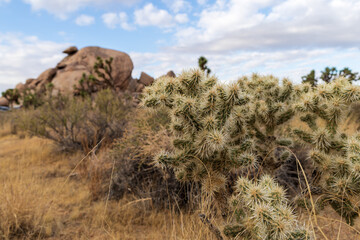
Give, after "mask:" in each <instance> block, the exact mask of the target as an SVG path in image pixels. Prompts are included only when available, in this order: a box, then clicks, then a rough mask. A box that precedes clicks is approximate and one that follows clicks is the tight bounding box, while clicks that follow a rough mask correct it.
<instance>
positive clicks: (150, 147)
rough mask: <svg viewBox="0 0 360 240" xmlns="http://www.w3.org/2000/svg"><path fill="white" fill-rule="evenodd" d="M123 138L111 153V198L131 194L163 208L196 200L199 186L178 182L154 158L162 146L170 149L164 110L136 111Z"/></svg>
mask: <svg viewBox="0 0 360 240" xmlns="http://www.w3.org/2000/svg"><path fill="white" fill-rule="evenodd" d="M132 119H133V120H132V122H131V124H129V125H128V127H127V129H126V131H125V134H124V136H123V138H121V139H119V140H118V141H116V142H115V144H114V145H113V149H112V151H111V153H110V156H111V158H112V159H114V160H115V163H116V164H115V174H114V178H113V185H112V188H111V197H112V198H116V199H119V198H122V197H123V196H124V195H134V196H136V197H138V198H151V199H152V203H153V204H155V205H156V206H158V207H160V208H162V207H166V208H169V207H170V206H171V205H173V204H175V205H178V206H180V207H184V206H187V207H188V208H192V207H193V206H195V205H196V204H197V202H198V200H197V198H198V196H197V194H198V192H199V185H197V184H181V183H180V182H178V181H177V180H176V179H175V176H174V173H173V171H172V170H170V169H168V168H159V167H158V166H156V164H155V162H154V161H153V158H154V155H155V154H156V153H157V152H158V151H160V150H161V149H168V150H170V149H171V141H172V140H171V136H170V133H169V131H168V126H167V124H168V116H167V115H166V114H165V113H164V112H161V111H160V112H157V113H155V112H151V111H150V112H149V111H145V110H143V109H139V110H137V111H136V112H135V113H134V115H133V118H132Z"/></svg>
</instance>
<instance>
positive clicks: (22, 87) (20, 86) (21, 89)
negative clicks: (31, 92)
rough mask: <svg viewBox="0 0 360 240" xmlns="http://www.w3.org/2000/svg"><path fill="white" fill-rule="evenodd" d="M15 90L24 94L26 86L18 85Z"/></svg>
mask: <svg viewBox="0 0 360 240" xmlns="http://www.w3.org/2000/svg"><path fill="white" fill-rule="evenodd" d="M15 89H17V90H18V91H19V92H20V93H22V92H23V91H24V90H25V89H26V86H25V84H23V83H18V84H17V85H16V86H15Z"/></svg>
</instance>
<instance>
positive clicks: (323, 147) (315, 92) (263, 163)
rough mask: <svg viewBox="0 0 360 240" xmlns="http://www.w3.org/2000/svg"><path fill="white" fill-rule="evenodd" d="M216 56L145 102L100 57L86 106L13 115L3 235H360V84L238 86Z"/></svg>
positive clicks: (72, 100)
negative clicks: (115, 82) (218, 72)
mask: <svg viewBox="0 0 360 240" xmlns="http://www.w3.org/2000/svg"><path fill="white" fill-rule="evenodd" d="M204 59H205V58H204ZM204 59H202V60H201V64H202V66H203V68H200V69H193V70H189V71H184V72H183V73H181V74H180V75H179V76H178V77H170V76H163V77H160V78H158V79H156V80H155V82H154V83H153V84H152V85H151V86H148V87H146V88H145V89H144V91H143V93H142V94H141V95H140V97H139V98H140V100H141V102H140V104H139V105H137V104H136V101H134V96H131V95H126V94H119V93H116V92H115V91H114V88H113V87H111V84H110V83H111V78H110V77H109V76H111V69H110V68H109V66H111V59H110V60H105V61H103V60H102V59H98V61H97V62H96V64H95V65H96V66H97V68H96V69H95V73H96V74H97V77H94V76H86V75H84V77H83V78H82V80H81V82H80V83H79V87H78V88H76V90H78V91H77V93H78V94H75V96H65V95H61V94H52V93H51V86H48V89H47V91H46V93H44V94H43V95H42V96H32V95H31V94H32V93H30V92H29V93H28V94H26V96H27V97H28V99H29V100H28V101H26V102H27V103H28V105H27V106H26V107H25V108H23V109H20V110H13V111H10V112H5V113H1V115H0V123H1V127H0V141H1V146H2V148H1V149H0V166H1V168H0V169H1V170H0V171H1V172H0V179H1V181H2V183H3V184H2V185H1V187H0V239H39V238H51V239H89V238H91V239H269V240H270V239H286V240H290V239H291V240H295V239H297V240H303V239H346V238H344V236H347V237H351V238H354V239H356V238H358V237H359V236H360V235H359V233H360V232H359V231H360V224H359V218H358V215H359V212H360V210H359V207H360V205H359V202H360V188H359V186H360V133H359V132H358V130H359V125H358V124H357V121H358V119H359V113H358V112H359V104H360V103H359V102H360V87H359V86H357V85H354V84H352V81H349V79H348V78H347V77H346V76H342V75H341V74H340V75H339V76H336V77H334V79H332V80H331V81H328V82H325V83H323V84H312V83H310V82H305V83H303V84H299V85H295V84H293V83H292V82H291V81H290V80H288V79H283V80H281V81H280V80H279V79H278V78H276V77H274V76H263V75H259V74H253V75H251V76H248V77H241V78H239V79H238V80H237V81H234V82H232V83H226V84H225V83H221V82H220V81H219V80H218V79H217V78H216V77H215V76H213V75H211V74H210V71H207V69H208V68H207V66H206V61H205V60H206V59H205V60H204ZM199 65H200V59H199ZM94 79H95V80H94ZM99 79H102V81H101V82H102V83H101V84H105V83H103V82H106V81H105V80H104V79H108V81H109V82H110V83H109V86H108V87H101V89H102V90H101V91H98V90H99V89H96V91H95V90H94V91H93V88H92V87H91V86H95V85H96V86H98V85H97V83H98V81H100V80H99ZM99 84H100V83H99ZM101 86H103V85H101ZM24 103H25V101H24Z"/></svg>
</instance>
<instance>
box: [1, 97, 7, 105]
mask: <svg viewBox="0 0 360 240" xmlns="http://www.w3.org/2000/svg"><path fill="white" fill-rule="evenodd" d="M0 106H2V107H8V106H9V101H8V100H7V99H6V98H4V97H0Z"/></svg>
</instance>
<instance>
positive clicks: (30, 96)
mask: <svg viewBox="0 0 360 240" xmlns="http://www.w3.org/2000/svg"><path fill="white" fill-rule="evenodd" d="M21 100H22V106H23V107H24V108H31V107H33V108H37V107H39V106H41V105H42V104H43V99H42V96H41V93H35V92H32V91H31V90H29V89H25V90H24V92H23V93H22V95H21Z"/></svg>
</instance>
